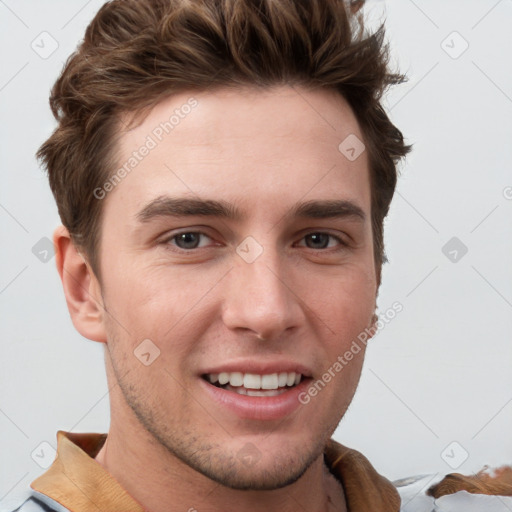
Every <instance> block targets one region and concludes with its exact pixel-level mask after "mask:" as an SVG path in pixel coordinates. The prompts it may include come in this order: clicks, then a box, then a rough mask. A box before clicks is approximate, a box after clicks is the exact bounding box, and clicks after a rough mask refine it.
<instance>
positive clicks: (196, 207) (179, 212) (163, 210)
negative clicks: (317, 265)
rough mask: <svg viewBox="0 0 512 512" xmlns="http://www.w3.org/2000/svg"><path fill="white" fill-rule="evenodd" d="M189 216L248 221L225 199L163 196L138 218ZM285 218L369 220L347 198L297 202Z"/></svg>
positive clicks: (155, 200) (138, 215)
mask: <svg viewBox="0 0 512 512" xmlns="http://www.w3.org/2000/svg"><path fill="white" fill-rule="evenodd" d="M188 216H204V217H219V218H224V219H229V220H235V221H237V220H238V221H239V220H243V219H245V218H246V216H245V215H244V214H243V213H242V211H241V210H239V209H238V208H237V207H236V206H235V205H233V204H231V203H228V202H226V201H223V200H214V199H192V198H183V197H182V198H179V197H169V196H160V197H157V198H156V199H153V200H152V201H150V202H149V203H148V204H147V205H145V206H144V207H143V208H142V209H141V210H140V211H139V213H137V215H136V218H137V220H138V221H139V222H141V223H146V222H149V221H151V220H152V219H154V218H156V217H188ZM285 217H287V218H294V217H299V218H311V219H334V218H349V219H353V220H356V221H359V222H364V221H365V220H366V214H365V212H364V210H363V209H362V208H361V207H360V206H358V205H357V204H355V203H353V202H352V201H348V200H345V199H339V200H336V199H334V200H333V199H331V200H316V201H306V202H303V203H297V204H296V205H294V206H293V207H292V209H291V211H289V212H288V213H287V214H286V215H285Z"/></svg>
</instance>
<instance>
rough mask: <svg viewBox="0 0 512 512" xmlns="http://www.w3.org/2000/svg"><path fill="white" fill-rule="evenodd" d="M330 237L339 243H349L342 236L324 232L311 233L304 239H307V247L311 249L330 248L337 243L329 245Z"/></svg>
mask: <svg viewBox="0 0 512 512" xmlns="http://www.w3.org/2000/svg"><path fill="white" fill-rule="evenodd" d="M329 239H332V240H334V241H335V242H337V243H338V245H341V246H346V245H347V244H346V243H345V242H344V241H343V240H342V239H341V238H340V237H338V236H335V235H331V234H330V233H324V232H315V233H309V234H308V235H306V236H305V237H304V238H303V239H302V240H306V247H308V248H309V249H330V248H331V247H335V246H336V244H334V245H329Z"/></svg>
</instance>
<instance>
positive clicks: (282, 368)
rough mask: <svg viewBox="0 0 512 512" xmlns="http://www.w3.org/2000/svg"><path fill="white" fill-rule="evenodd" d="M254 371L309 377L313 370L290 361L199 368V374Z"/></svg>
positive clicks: (240, 362) (239, 363)
mask: <svg viewBox="0 0 512 512" xmlns="http://www.w3.org/2000/svg"><path fill="white" fill-rule="evenodd" d="M222 372H226V373H233V372H240V373H254V374H256V375H268V374H272V373H284V372H286V373H291V372H295V373H300V374H302V375H303V376H304V377H311V376H312V375H313V372H312V371H311V370H310V369H309V368H308V367H307V366H305V365H302V364H300V363H295V362H291V361H259V362H258V361H254V360H252V361H247V360H246V361H232V362H227V363H222V364H218V365H216V366H211V367H208V368H206V369H205V370H201V372H200V374H201V375H208V374H210V373H222Z"/></svg>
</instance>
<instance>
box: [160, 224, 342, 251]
mask: <svg viewBox="0 0 512 512" xmlns="http://www.w3.org/2000/svg"><path fill="white" fill-rule="evenodd" d="M184 233H193V234H196V235H202V236H205V237H207V238H209V239H210V240H213V237H211V236H210V235H208V234H207V233H206V232H204V231H201V230H199V229H190V228H189V229H186V228H184V229H181V230H179V231H176V232H172V233H171V234H168V235H166V236H165V237H164V238H163V239H162V240H161V242H159V243H161V244H163V245H165V246H169V245H172V247H173V249H170V250H172V251H177V252H180V253H192V252H195V251H198V250H199V249H207V248H208V246H206V247H195V248H193V249H182V248H181V247H178V246H177V245H176V244H171V242H172V241H173V240H174V239H175V238H176V237H178V236H179V235H181V234H184ZM314 234H324V235H328V236H330V237H331V238H334V239H335V240H336V241H337V242H338V244H339V246H338V249H339V248H340V247H341V248H345V247H348V246H349V243H348V242H346V241H345V240H344V239H343V238H342V237H341V236H340V235H339V234H334V233H332V232H330V231H328V230H327V231H326V230H325V229H309V230H308V231H306V232H304V233H303V234H301V237H300V238H299V242H302V241H303V240H304V239H305V238H306V237H307V236H308V235H314ZM217 245H218V244H217ZM301 247H306V249H311V250H313V251H316V252H321V251H324V252H328V251H329V250H330V251H336V249H337V248H336V247H325V248H322V249H315V248H312V247H307V246H305V245H301Z"/></svg>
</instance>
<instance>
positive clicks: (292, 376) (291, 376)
mask: <svg viewBox="0 0 512 512" xmlns="http://www.w3.org/2000/svg"><path fill="white" fill-rule="evenodd" d="M206 377H207V379H208V381H209V382H211V383H212V384H215V383H216V382H218V383H219V384H220V385H221V386H224V385H226V384H228V385H229V386H230V387H233V388H237V391H238V390H240V391H241V390H258V389H264V390H278V388H284V387H285V386H288V387H291V386H295V385H297V384H299V383H300V381H301V380H302V375H301V374H300V373H295V372H290V373H288V372H281V373H269V374H265V375H258V374H255V373H242V372H221V373H209V374H208V375H207V376H206ZM242 394H249V393H242ZM278 394H279V393H278ZM253 396H259V395H253ZM262 396H273V394H269V393H265V395H262Z"/></svg>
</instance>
